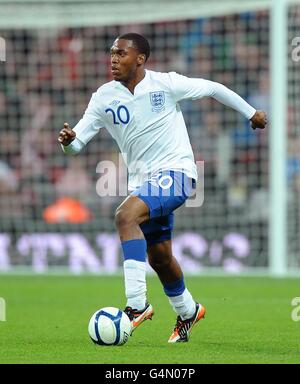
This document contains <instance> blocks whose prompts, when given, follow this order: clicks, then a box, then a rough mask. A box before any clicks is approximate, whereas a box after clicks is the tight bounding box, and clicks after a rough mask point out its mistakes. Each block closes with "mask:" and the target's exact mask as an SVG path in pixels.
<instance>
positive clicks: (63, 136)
mask: <svg viewBox="0 0 300 384" xmlns="http://www.w3.org/2000/svg"><path fill="white" fill-rule="evenodd" d="M75 137H76V133H75V132H74V131H73V130H72V129H71V128H70V127H69V124H68V123H65V124H64V127H63V129H62V130H61V131H60V132H59V136H58V141H59V142H60V144H62V145H69V144H70V143H72V141H73V140H74V139H75Z"/></svg>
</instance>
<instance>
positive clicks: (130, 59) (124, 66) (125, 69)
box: [110, 39, 145, 83]
mask: <svg viewBox="0 0 300 384" xmlns="http://www.w3.org/2000/svg"><path fill="white" fill-rule="evenodd" d="M110 57H111V72H112V75H113V79H114V80H116V81H121V82H125V83H126V82H127V81H129V80H130V79H133V78H134V77H135V75H136V71H137V68H138V67H139V66H140V65H142V64H144V62H145V55H143V54H140V53H139V52H138V51H137V49H136V48H135V47H134V44H133V42H132V41H131V40H123V39H117V40H115V42H114V43H113V46H112V47H111V49H110Z"/></svg>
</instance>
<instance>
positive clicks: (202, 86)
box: [169, 72, 267, 129]
mask: <svg viewBox="0 0 300 384" xmlns="http://www.w3.org/2000/svg"><path fill="white" fill-rule="evenodd" d="M169 76H170V82H171V89H172V91H173V95H174V97H175V100H176V101H180V100H183V99H194V100H195V99H201V98H202V97H207V96H208V97H213V98H214V99H216V100H217V101H219V102H220V103H222V104H224V105H226V106H228V107H230V108H232V109H235V110H236V111H238V112H240V113H241V114H242V115H243V116H245V117H246V118H247V119H248V120H250V121H251V126H252V128H253V129H256V128H261V129H263V128H265V126H266V124H267V115H266V113H265V112H263V111H257V110H256V109H255V108H253V107H252V106H251V105H250V104H248V103H247V102H246V100H244V99H243V98H242V97H241V96H239V95H238V94H237V93H235V92H234V91H232V90H231V89H229V88H227V87H225V85H223V84H220V83H217V82H214V81H210V80H205V79H192V78H188V77H186V76H182V75H179V74H177V73H175V72H171V73H170V74H169Z"/></svg>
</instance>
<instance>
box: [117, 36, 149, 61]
mask: <svg viewBox="0 0 300 384" xmlns="http://www.w3.org/2000/svg"><path fill="white" fill-rule="evenodd" d="M118 39H124V40H131V41H132V42H133V44H134V46H135V48H136V49H137V50H138V51H139V53H143V54H144V55H145V56H146V60H145V61H147V60H148V57H149V56H150V44H149V42H148V40H147V39H146V38H145V37H144V36H142V35H139V34H138V33H124V34H123V35H120V36H118Z"/></svg>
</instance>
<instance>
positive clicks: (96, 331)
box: [88, 307, 131, 345]
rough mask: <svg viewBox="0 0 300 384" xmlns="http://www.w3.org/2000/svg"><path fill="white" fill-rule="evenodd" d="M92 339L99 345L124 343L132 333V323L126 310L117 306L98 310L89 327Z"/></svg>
mask: <svg viewBox="0 0 300 384" xmlns="http://www.w3.org/2000/svg"><path fill="white" fill-rule="evenodd" d="M88 331H89V335H90V338H91V339H92V341H93V342H94V343H95V344H98V345H122V344H125V343H126V342H127V340H128V337H129V336H130V334H131V323H130V320H129V317H128V316H127V315H126V313H125V312H123V311H121V310H120V309H119V308H115V307H105V308H101V309H99V310H98V311H96V312H95V313H94V314H93V316H92V317H91V319H90V322H89V327H88Z"/></svg>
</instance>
